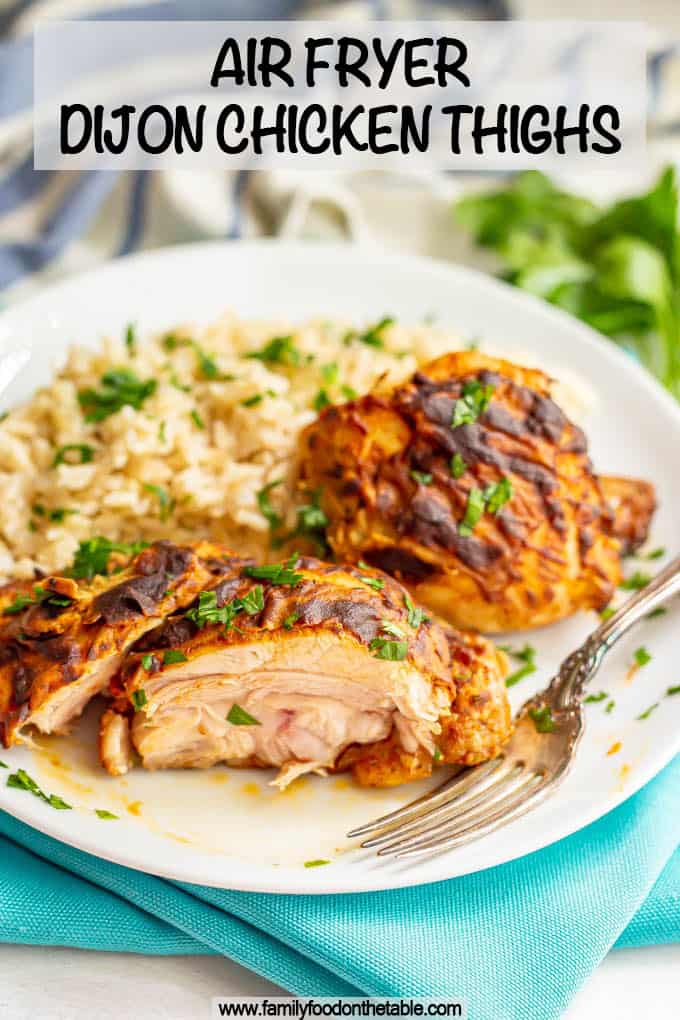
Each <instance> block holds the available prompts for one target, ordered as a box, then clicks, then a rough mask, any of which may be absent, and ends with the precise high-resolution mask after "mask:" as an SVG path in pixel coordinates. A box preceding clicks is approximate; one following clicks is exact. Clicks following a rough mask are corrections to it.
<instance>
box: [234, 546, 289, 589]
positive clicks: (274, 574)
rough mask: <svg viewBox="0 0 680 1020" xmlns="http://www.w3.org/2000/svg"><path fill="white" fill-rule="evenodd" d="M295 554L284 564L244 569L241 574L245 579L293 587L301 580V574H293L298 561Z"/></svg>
mask: <svg viewBox="0 0 680 1020" xmlns="http://www.w3.org/2000/svg"><path fill="white" fill-rule="evenodd" d="M299 558H300V557H299V556H298V554H297V553H293V555H292V556H290V557H289V558H288V559H287V560H285V562H284V563H269V564H267V565H266V566H264V567H245V568H244V570H243V573H244V574H245V576H246V577H254V578H255V579H256V580H258V581H269V582H270V584H289V585H291V587H294V586H295V585H296V584H299V583H300V581H301V580H302V574H298V573H296V572H295V569H294V568H295V565H296V563H297V561H298V560H299Z"/></svg>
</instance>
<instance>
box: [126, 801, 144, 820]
mask: <svg viewBox="0 0 680 1020" xmlns="http://www.w3.org/2000/svg"><path fill="white" fill-rule="evenodd" d="M127 809H128V811H129V812H130V814H131V815H134V816H135V817H136V818H139V816H140V815H141V813H142V802H141V800H131V801H130V802H129V803H128V804H127Z"/></svg>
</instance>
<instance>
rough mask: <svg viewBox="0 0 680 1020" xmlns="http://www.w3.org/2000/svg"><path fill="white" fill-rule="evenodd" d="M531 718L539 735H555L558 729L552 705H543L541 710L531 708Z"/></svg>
mask: <svg viewBox="0 0 680 1020" xmlns="http://www.w3.org/2000/svg"><path fill="white" fill-rule="evenodd" d="M529 717H530V718H531V720H532V721H533V724H534V726H535V727H536V731H537V732H538V733H554V731H555V730H556V729H557V727H556V725H555V720H554V719H553V716H552V712H551V710H550V705H542V706H541V707H540V708H530V709H529Z"/></svg>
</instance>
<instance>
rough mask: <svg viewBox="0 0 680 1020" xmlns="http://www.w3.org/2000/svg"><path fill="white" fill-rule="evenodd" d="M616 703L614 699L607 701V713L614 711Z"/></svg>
mask: <svg viewBox="0 0 680 1020" xmlns="http://www.w3.org/2000/svg"><path fill="white" fill-rule="evenodd" d="M615 705H616V702H615V701H614V700H612V701H608V702H607V704H606V705H605V709H604V710H605V712H606V713H607V715H609V713H610V712H613V711H614V707H615Z"/></svg>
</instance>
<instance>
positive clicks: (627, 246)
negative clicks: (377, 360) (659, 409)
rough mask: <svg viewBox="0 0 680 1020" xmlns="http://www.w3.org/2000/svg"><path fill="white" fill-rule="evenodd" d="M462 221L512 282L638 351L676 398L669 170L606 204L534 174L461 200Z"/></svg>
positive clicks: (677, 306) (677, 328) (679, 339)
mask: <svg viewBox="0 0 680 1020" xmlns="http://www.w3.org/2000/svg"><path fill="white" fill-rule="evenodd" d="M455 212H456V217H457V219H458V222H459V223H461V224H462V225H463V226H465V227H466V228H468V229H469V230H470V231H471V232H472V234H473V235H474V237H475V239H476V241H477V242H478V243H479V244H481V245H484V246H485V247H488V248H493V249H494V250H495V251H496V252H497V253H498V255H499V256H500V257H501V259H502V260H503V262H504V264H505V266H506V270H505V272H504V274H503V275H504V278H505V279H506V280H508V281H509V282H510V283H513V284H515V286H517V287H521V288H522V289H523V290H527V291H530V292H531V293H532V294H536V295H537V296H538V297H542V298H545V300H546V301H550V302H551V303H552V304H554V305H558V306H559V307H560V308H564V309H565V310H566V311H568V312H571V314H572V315H575V316H577V317H578V318H579V319H582V320H583V321H584V322H587V323H588V324H589V325H590V326H593V327H594V328H595V329H598V330H600V332H602V333H605V334H606V335H607V336H610V337H612V339H614V340H615V341H616V342H617V343H619V344H620V345H621V346H622V347H624V348H626V349H627V350H629V351H631V352H632V353H634V354H635V355H636V356H637V357H638V358H639V359H640V361H642V362H643V364H645V365H646V366H647V368H648V369H649V370H650V371H651V372H653V373H654V375H655V376H656V377H657V378H658V379H660V381H661V382H662V383H663V384H664V386H666V387H667V389H669V390H670V391H671V393H672V394H673V395H674V396H675V397H676V399H678V400H680V242H679V240H678V236H679V235H678V188H677V180H676V174H675V170H674V168H673V167H668V168H667V169H666V170H664V172H663V173H662V174H661V176H660V177H659V179H658V181H657V183H656V184H655V185H654V187H653V188H652V189H651V190H650V191H649V192H647V193H646V194H644V195H640V196H639V197H637V198H629V199H626V200H624V201H621V202H616V203H615V204H614V205H612V206H610V207H609V208H605V209H603V208H601V207H598V206H597V205H595V204H593V203H592V202H590V201H588V200H587V199H584V198H582V197H580V196H578V195H573V194H569V193H568V192H565V191H560V190H559V188H557V187H556V186H555V184H554V183H553V182H552V181H551V180H550V179H549V178H548V177H546V176H545V175H544V174H542V173H539V172H538V171H536V170H530V171H527V172H525V173H522V174H519V175H518V176H516V177H515V178H514V179H513V181H512V183H511V184H510V185H509V186H508V187H505V188H502V189H499V190H497V191H491V192H483V193H481V194H476V195H471V196H468V197H466V198H463V199H462V200H461V201H459V202H458V204H457V206H456V209H455Z"/></svg>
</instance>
